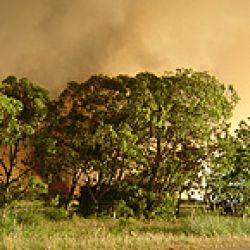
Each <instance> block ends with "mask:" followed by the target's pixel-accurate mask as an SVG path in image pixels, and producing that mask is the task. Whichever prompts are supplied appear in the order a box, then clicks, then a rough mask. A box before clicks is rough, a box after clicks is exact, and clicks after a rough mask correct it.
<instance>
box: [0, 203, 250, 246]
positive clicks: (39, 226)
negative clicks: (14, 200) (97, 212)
mask: <svg viewBox="0 0 250 250" xmlns="http://www.w3.org/2000/svg"><path fill="white" fill-rule="evenodd" d="M53 209H55V208H43V207H40V208H39V207H35V208H32V206H30V207H29V206H27V207H26V206H22V207H18V206H15V207H12V208H5V209H2V210H1V211H0V212H1V214H0V249H171V248H173V249H206V248H207V249H209V248H210V249H211V248H219V247H236V246H237V247H240V246H244V247H246V246H250V237H249V236H250V230H249V227H250V220H249V218H248V219H246V220H245V221H243V220H242V219H241V218H231V217H228V218H227V217H218V216H198V217H194V218H190V217H188V218H182V219H181V220H177V221H174V222H169V221H164V220H134V219H128V220H127V219H110V218H106V219H105V218H93V219H84V218H82V217H80V216H77V215H73V217H72V218H70V219H69V218H65V214H63V213H61V212H60V213H59V215H58V214H56V216H55V218H54V219H53V213H54V212H55V213H57V211H56V210H53ZM48 211H49V212H48ZM53 211H54V212H53ZM48 214H49V216H48ZM60 216H61V217H60Z"/></svg>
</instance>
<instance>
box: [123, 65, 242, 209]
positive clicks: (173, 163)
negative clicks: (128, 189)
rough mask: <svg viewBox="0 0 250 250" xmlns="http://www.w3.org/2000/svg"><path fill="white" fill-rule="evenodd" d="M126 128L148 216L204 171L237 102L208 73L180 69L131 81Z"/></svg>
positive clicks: (234, 95) (143, 76) (145, 74)
mask: <svg viewBox="0 0 250 250" xmlns="http://www.w3.org/2000/svg"><path fill="white" fill-rule="evenodd" d="M129 84H130V85H129V87H130V89H131V90H130V95H129V97H128V105H127V109H128V110H129V113H130V114H131V115H130V117H129V118H128V119H129V121H128V123H129V124H130V126H131V127H132V129H133V132H134V133H135V134H136V135H137V136H138V146H139V147H140V148H142V150H143V156H142V157H143V159H144V160H143V162H144V163H143V168H142V169H143V170H142V173H141V175H140V177H141V179H140V181H139V183H141V184H140V185H141V186H143V187H144V189H145V190H148V191H147V192H148V206H147V210H148V211H153V210H154V209H157V207H158V206H159V205H161V203H163V202H164V200H165V195H166V194H167V195H168V196H171V197H175V196H176V194H177V193H180V192H182V191H183V190H184V189H186V188H189V184H192V183H193V182H195V181H196V180H197V178H198V173H199V172H200V171H201V170H202V164H201V161H202V160H206V159H207V157H208V152H209V145H208V141H209V140H210V137H211V136H212V134H213V131H214V129H215V128H216V127H217V126H218V125H219V124H220V123H223V121H225V120H227V119H228V118H229V117H230V115H231V113H232V109H233V107H234V105H235V104H236V103H237V100H238V97H237V94H236V93H235V91H234V89H233V88H232V87H231V86H230V87H229V88H228V89H227V88H226V87H225V86H224V85H222V84H221V83H220V82H219V81H218V80H217V79H216V78H215V77H213V76H210V75H209V74H208V73H207V72H195V71H193V70H189V69H180V70H177V71H176V74H170V75H169V74H167V75H163V76H162V77H157V76H155V75H153V74H150V73H140V74H138V75H137V76H136V77H135V78H132V79H130V83H129Z"/></svg>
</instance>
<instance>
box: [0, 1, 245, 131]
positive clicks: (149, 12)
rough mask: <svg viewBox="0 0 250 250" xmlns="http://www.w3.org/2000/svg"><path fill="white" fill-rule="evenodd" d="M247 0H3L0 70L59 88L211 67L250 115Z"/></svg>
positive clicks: (239, 111)
mask: <svg viewBox="0 0 250 250" xmlns="http://www.w3.org/2000/svg"><path fill="white" fill-rule="evenodd" d="M249 13H250V1H249V0H237V1H236V0H219V1H218V0H60V1H59V0H40V1H39V0H22V1H20V0H0V45H1V46H0V77H1V79H3V78H4V77H6V76H7V75H9V74H14V75H17V76H19V77H24V76H25V77H28V78H30V79H31V80H32V81H34V82H36V83H37V84H40V85H42V86H44V87H46V88H48V89H49V90H50V91H51V92H52V93H54V95H55V94H56V93H58V91H60V90H61V89H62V88H64V87H65V86H66V83H67V82H68V81H70V80H77V81H84V80H86V79H87V77H89V76H90V75H92V74H98V73H104V74H109V75H116V74H119V73H125V74H132V75H133V74H135V73H137V72H138V71H151V72H153V73H156V74H163V73H164V71H165V70H175V68H179V67H188V68H190V67H191V68H194V69H196V70H207V71H209V72H210V73H211V74H214V75H216V76H217V78H218V79H219V80H220V81H221V82H223V83H225V84H233V85H234V86H235V88H236V89H237V90H238V93H239V95H240V97H241V102H240V103H239V104H238V106H237V108H236V110H235V112H234V117H233V120H232V123H233V126H234V127H235V126H236V124H237V123H238V122H239V120H240V119H246V118H247V117H248V116H249V115H250V112H249V111H250V85H249V81H250V73H249V66H250V28H249V27H250V14H249Z"/></svg>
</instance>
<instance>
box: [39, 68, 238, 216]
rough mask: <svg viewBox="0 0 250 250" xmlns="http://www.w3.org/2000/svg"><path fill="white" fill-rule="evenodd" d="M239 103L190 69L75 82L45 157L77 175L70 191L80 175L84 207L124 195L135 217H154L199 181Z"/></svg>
mask: <svg viewBox="0 0 250 250" xmlns="http://www.w3.org/2000/svg"><path fill="white" fill-rule="evenodd" d="M237 100H238V97H237V94H236V92H235V91H234V89H233V88H232V87H231V86H230V87H229V88H226V87H225V86H224V85H223V84H221V83H220V82H219V81H218V80H217V79H216V78H215V77H213V76H210V75H209V74H208V73H207V72H195V71H193V70H189V69H180V70H177V71H176V73H171V74H166V75H163V76H160V77H158V76H156V75H154V74H151V73H147V72H146V73H139V74H137V75H136V76H135V77H129V76H124V75H119V76H117V77H113V78H110V77H107V76H102V75H99V76H92V77H91V78H90V79H89V80H87V81H86V82H84V83H81V84H79V83H76V82H71V83H69V84H68V86H67V88H66V89H65V90H64V91H63V92H62V93H61V95H60V96H59V99H58V100H57V101H56V102H55V111H54V112H55V113H54V115H52V116H51V117H53V119H52V122H51V123H50V124H51V125H50V126H48V130H47V132H46V133H47V134H50V135H51V136H52V138H53V141H55V150H56V153H55V154H54V156H53V157H52V158H50V159H49V160H48V161H47V162H48V164H53V165H54V166H58V169H60V170H61V171H62V172H64V173H66V174H68V175H70V176H71V177H72V180H73V181H72V185H73V186H71V187H72V188H70V190H71V191H72V190H74V188H75V187H76V183H77V182H78V181H79V180H80V178H82V191H81V204H82V206H83V210H84V211H88V212H90V213H91V212H95V211H97V212H98V211H99V212H100V211H101V210H102V209H104V207H105V206H104V205H103V204H104V203H108V204H109V205H108V206H111V207H112V204H114V203H115V202H116V201H119V200H123V201H122V204H124V202H125V204H127V205H128V206H130V208H132V209H133V210H134V212H135V214H138V215H139V214H140V213H142V214H143V215H146V216H150V214H154V213H156V211H159V207H162V206H164V204H165V201H166V198H168V199H172V198H171V197H173V200H174V202H176V200H177V197H178V195H177V194H178V193H180V192H182V191H183V190H185V189H187V188H189V187H190V185H192V183H193V182H195V181H197V179H198V173H199V172H200V171H201V170H202V164H201V162H202V161H205V160H207V159H208V157H209V152H210V150H211V147H212V146H211V145H212V140H211V137H212V136H213V135H214V133H215V132H214V131H215V130H216V129H217V128H218V127H220V126H221V124H223V123H224V122H225V121H226V120H227V119H228V118H229V117H230V115H231V113H232V109H233V108H234V106H235V104H236V102H237ZM210 144H211V145H210ZM38 149H40V147H39V148H38ZM41 155H46V154H41ZM51 159H53V161H51ZM41 162H46V160H42V161H41ZM55 169H56V168H55ZM61 171H58V170H57V171H56V172H57V173H60V172H61ZM75 177H76V178H75ZM74 180H76V181H74ZM114 190H115V191H114ZM71 191H70V192H69V194H68V197H69V198H68V199H67V201H69V199H70V197H71V195H72V192H71ZM131 196H134V197H137V198H135V199H131ZM139 200H142V201H143V202H142V203H141V204H140V205H138V206H137V205H136V204H135V203H136V202H138V201H139ZM174 202H173V201H171V204H174ZM86 204H87V205H88V206H86ZM66 206H67V202H66ZM139 211H140V212H139Z"/></svg>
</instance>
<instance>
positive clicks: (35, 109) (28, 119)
mask: <svg viewBox="0 0 250 250" xmlns="http://www.w3.org/2000/svg"><path fill="white" fill-rule="evenodd" d="M47 103H48V93H47V91H45V90H44V89H42V88H40V87H38V86H35V85H34V84H33V83H31V82H30V81H29V80H28V79H26V78H22V79H20V80H19V81H18V80H17V78H16V77H14V76H9V77H7V78H6V79H5V80H4V81H3V82H2V83H1V84H0V146H1V147H2V150H3V154H2V155H0V169H1V173H2V174H1V176H0V181H1V187H0V193H1V195H2V196H3V197H4V199H3V200H4V202H8V200H12V199H13V198H14V199H16V198H17V196H18V193H20V194H21V193H23V192H24V191H25V185H24V183H25V181H24V179H25V177H26V176H27V175H28V174H29V172H30V170H29V167H31V165H32V162H31V155H30V154H28V152H26V155H25V156H23V158H18V156H19V152H20V151H21V150H26V151H28V150H29V149H30V148H31V147H30V146H31V144H32V139H33V137H34V135H35V134H36V133H37V132H38V130H39V129H40V127H41V126H42V124H43V121H44V119H45V117H46V115H47ZM28 148H29V149H28ZM23 164H24V165H25V167H26V168H25V167H24V166H22V165H23ZM14 173H15V174H14Z"/></svg>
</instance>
